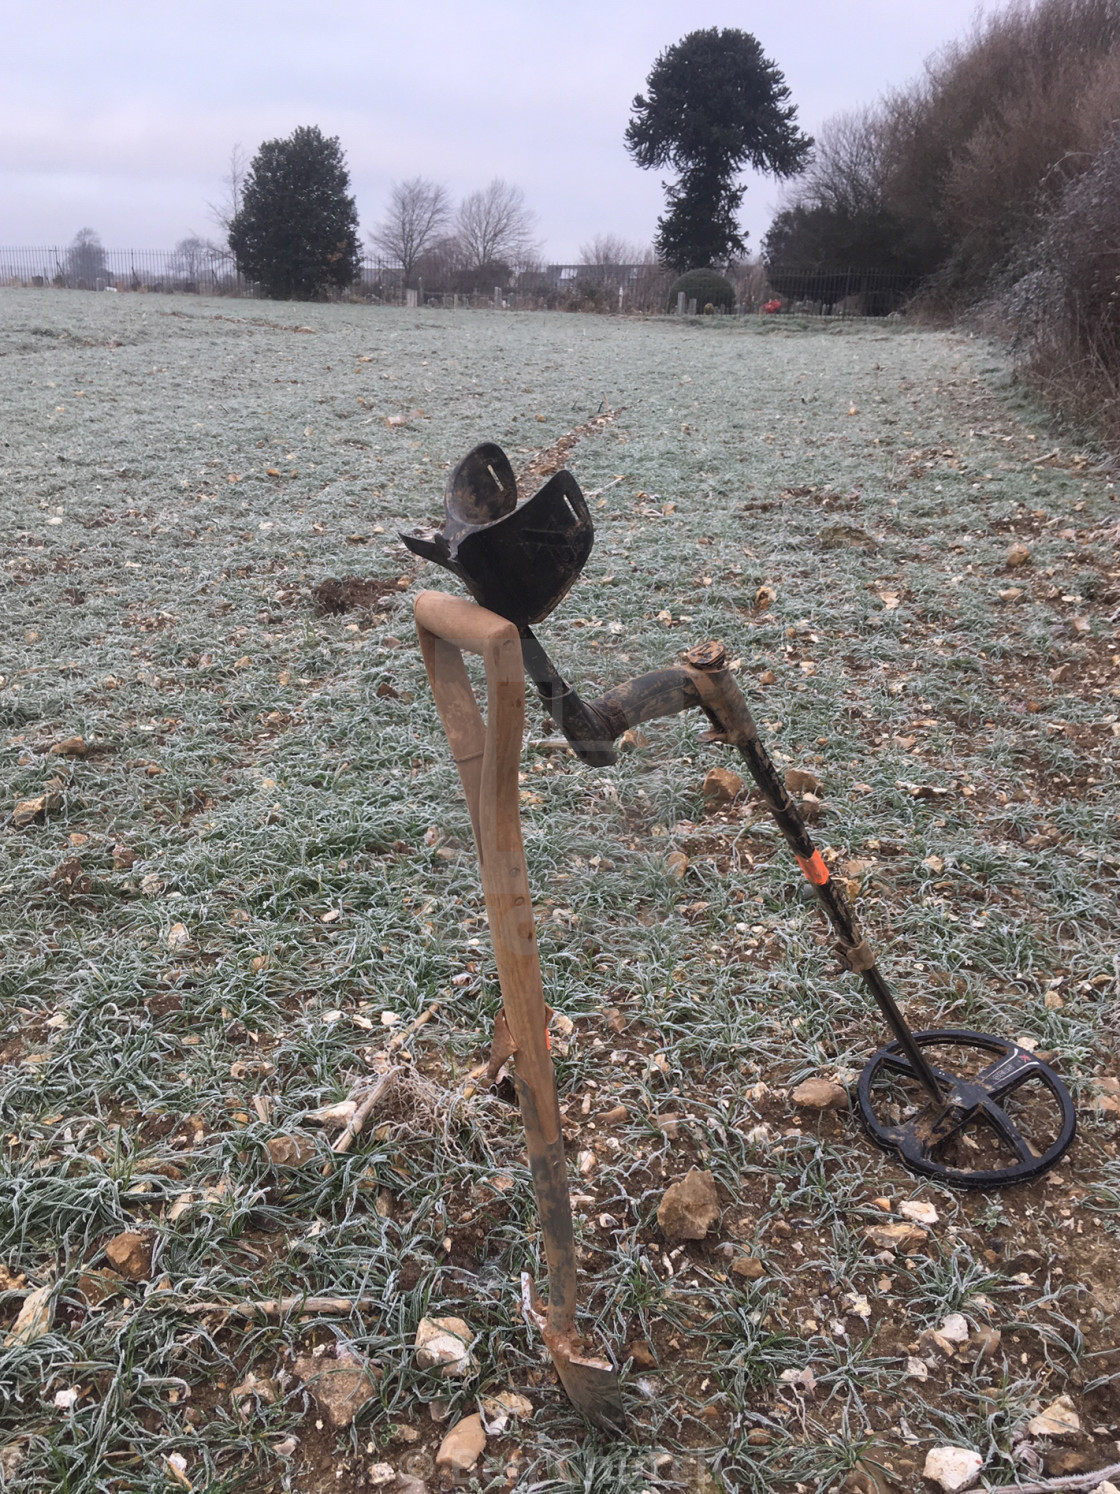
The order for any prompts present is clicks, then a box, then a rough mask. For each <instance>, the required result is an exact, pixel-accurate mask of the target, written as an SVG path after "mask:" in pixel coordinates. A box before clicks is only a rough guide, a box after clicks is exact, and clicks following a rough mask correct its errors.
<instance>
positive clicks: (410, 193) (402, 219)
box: [370, 176, 451, 285]
mask: <svg viewBox="0 0 1120 1494" xmlns="http://www.w3.org/2000/svg"><path fill="white" fill-rule="evenodd" d="M450 218H451V198H450V196H449V194H448V191H447V188H446V187H444V186H442V185H441V184H440V183H439V182H432V181H428V179H427V178H426V177H423V176H413V177H410V178H409V179H408V181H406V182H394V183H393V186H392V189H391V190H390V193H389V207H388V210H387V212H386V214H385V217H384V218H383V219H382V220H381V222H380V223H379V224H378V225H377V227H376V228H375V229H373V230H372V231H371V232H370V240H371V242H372V243H373V245H374V247H375V248H376V249H380V251H381V253H382V254H384V255H386V256H387V257H388V258H389V259H397V260H400V263H401V269H402V270H403V271H404V283H405V285H408V284H409V282H410V281H411V280H412V276H413V273H414V271H415V269H416V263H417V261H418V260H419V259H420V258H421V257H422V256H423V255H424V254H426V253H427V252H428V250H429V249H431V248H432V246H433V245H434V244H435V243H436V241H437V240H438V238H439V237H440V234H441V233H442V232H443V230H444V228H445V227H446V226H447V224H448V221H449V220H450Z"/></svg>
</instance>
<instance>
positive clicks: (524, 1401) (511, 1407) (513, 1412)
mask: <svg viewBox="0 0 1120 1494" xmlns="http://www.w3.org/2000/svg"><path fill="white" fill-rule="evenodd" d="M478 1409H479V1411H480V1412H481V1415H482V1427H483V1430H484V1431H485V1433H486V1435H487V1436H488V1437H501V1436H502V1435H503V1433H504V1432H505V1430H506V1428H507V1427H508V1426H509V1424H510V1422H511V1421H528V1420H529V1418H530V1417H531V1416H532V1414H533V1403H532V1401H531V1400H529V1398H528V1397H527V1396H523V1395H518V1394H517V1392H516V1391H513V1390H503V1391H501V1392H500V1393H499V1394H498V1395H492V1396H487V1397H486V1398H485V1399H484V1400H482V1401H480V1402H479V1408H478Z"/></svg>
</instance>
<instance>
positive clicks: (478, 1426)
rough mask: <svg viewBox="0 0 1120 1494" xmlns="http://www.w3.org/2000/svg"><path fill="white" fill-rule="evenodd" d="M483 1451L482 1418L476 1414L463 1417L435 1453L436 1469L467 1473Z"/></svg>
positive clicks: (484, 1446) (484, 1443)
mask: <svg viewBox="0 0 1120 1494" xmlns="http://www.w3.org/2000/svg"><path fill="white" fill-rule="evenodd" d="M485 1450H486V1433H485V1432H484V1431H483V1429H482V1417H481V1416H479V1415H477V1414H476V1415H474V1416H464V1417H463V1419H462V1421H457V1422H456V1423H455V1425H454V1426H453V1427H452V1428H451V1430H450V1431H449V1432H448V1434H447V1436H446V1437H445V1438H444V1439H443V1441H442V1442H441V1443H440V1445H439V1452H437V1453H436V1467H437V1468H451V1469H454V1470H455V1472H457V1473H467V1472H469V1470H470V1469H472V1468H473V1467H474V1465H475V1464H476V1463H477V1462H478V1460H479V1458H480V1457H481V1456H482V1454H483V1453H484V1452H485Z"/></svg>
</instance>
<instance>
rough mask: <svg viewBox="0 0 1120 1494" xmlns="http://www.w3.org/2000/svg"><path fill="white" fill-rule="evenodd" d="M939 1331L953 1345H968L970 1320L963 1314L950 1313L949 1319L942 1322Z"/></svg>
mask: <svg viewBox="0 0 1120 1494" xmlns="http://www.w3.org/2000/svg"><path fill="white" fill-rule="evenodd" d="M937 1331H938V1333H940V1334H941V1336H942V1338H947V1339H948V1340H949V1342H950V1343H951V1344H966V1343H968V1319H967V1318H966V1317H965V1316H964V1315H963V1314H962V1313H959V1312H951V1313H949V1315H948V1317H946V1318H944V1319H943V1320H942V1322H941V1325H940V1327H939V1328H938V1330H937Z"/></svg>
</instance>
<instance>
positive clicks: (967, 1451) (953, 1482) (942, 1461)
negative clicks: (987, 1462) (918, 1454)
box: [922, 1447, 984, 1494]
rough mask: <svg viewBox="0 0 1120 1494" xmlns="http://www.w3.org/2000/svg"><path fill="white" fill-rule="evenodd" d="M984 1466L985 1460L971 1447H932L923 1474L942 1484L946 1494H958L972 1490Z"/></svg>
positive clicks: (927, 1455)
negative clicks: (963, 1490)
mask: <svg viewBox="0 0 1120 1494" xmlns="http://www.w3.org/2000/svg"><path fill="white" fill-rule="evenodd" d="M983 1466H984V1459H983V1458H982V1457H981V1456H980V1454H979V1453H978V1452H973V1451H972V1449H971V1448H970V1447H931V1448H930V1450H929V1452H928V1453H927V1454H926V1462H925V1467H924V1468H923V1469H922V1473H923V1474H924V1475H925V1477H926V1478H928V1479H930V1480H931V1481H932V1482H933V1483H935V1484H940V1485H941V1487H942V1488H943V1489H944V1490H945V1494H957V1491H958V1490H962V1489H971V1488H972V1486H973V1484H974V1483H975V1482H976V1480H977V1478H979V1476H980V1470H981V1468H983Z"/></svg>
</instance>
